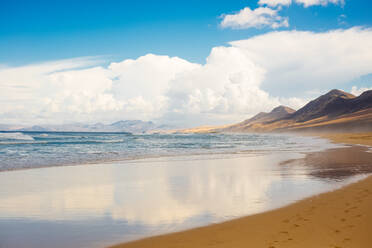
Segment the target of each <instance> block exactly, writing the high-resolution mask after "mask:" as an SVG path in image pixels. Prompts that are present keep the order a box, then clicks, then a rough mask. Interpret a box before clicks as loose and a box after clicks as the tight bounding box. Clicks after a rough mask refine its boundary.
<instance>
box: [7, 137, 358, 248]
mask: <svg viewBox="0 0 372 248" xmlns="http://www.w3.org/2000/svg"><path fill="white" fill-rule="evenodd" d="M338 146H339V145H335V144H332V143H330V142H328V141H327V140H325V139H320V138H314V137H306V136H305V137H303V136H296V135H288V134H131V133H79V132H1V133H0V247H7V248H23V247H27V248H49V247H54V248H77V247H79V248H88V247H89V248H102V247H107V246H110V245H114V244H118V243H121V242H128V241H132V240H136V239H141V238H145V237H149V236H154V235H159V234H164V233H171V232H176V231H181V230H186V229H190V228H194V227H199V226H205V225H209V224H213V223H219V222H223V221H227V220H231V219H234V218H239V217H242V216H246V215H251V214H256V213H261V212H264V211H268V210H271V209H274V208H278V207H282V206H285V205H288V204H291V203H293V202H296V201H298V200H301V199H303V198H305V197H309V196H312V195H314V194H319V193H322V192H326V191H330V190H334V189H337V188H339V187H342V186H344V185H346V184H348V183H351V182H355V181H356V180H360V179H361V178H363V177H364V176H363V175H358V176H350V177H342V178H326V177H324V176H322V177H318V176H316V175H317V173H314V170H318V168H316V167H312V166H311V165H306V164H302V163H298V164H297V163H294V164H291V163H290V164H289V163H283V162H285V161H288V160H294V159H298V158H303V157H304V156H306V154H307V153H308V152H320V151H322V150H325V149H329V148H335V147H338Z"/></svg>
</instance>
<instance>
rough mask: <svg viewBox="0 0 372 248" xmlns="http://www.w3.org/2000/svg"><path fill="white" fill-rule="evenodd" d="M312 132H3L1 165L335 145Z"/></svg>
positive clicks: (0, 134)
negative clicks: (271, 133)
mask: <svg viewBox="0 0 372 248" xmlns="http://www.w3.org/2000/svg"><path fill="white" fill-rule="evenodd" d="M331 146H332V145H331V144H329V143H328V142H327V141H325V140H323V139H317V138H312V137H299V136H294V135H267V134H131V133H79V132H0V171H3V170H14V169H24V168H37V167H50V166H62V165H76V164H87V163H102V162H112V161H123V160H133V159H139V158H149V157H163V156H180V155H192V154H221V153H239V152H250V151H251V152H260V151H270V150H275V151H304V150H306V151H313V150H317V149H318V150H319V149H324V148H327V147H331Z"/></svg>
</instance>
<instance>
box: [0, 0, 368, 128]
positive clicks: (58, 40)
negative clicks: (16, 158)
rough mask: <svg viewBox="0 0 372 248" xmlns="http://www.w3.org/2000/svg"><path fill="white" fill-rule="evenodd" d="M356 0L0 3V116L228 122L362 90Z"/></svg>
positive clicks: (364, 77) (364, 65)
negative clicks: (328, 94) (334, 91)
mask: <svg viewBox="0 0 372 248" xmlns="http://www.w3.org/2000/svg"><path fill="white" fill-rule="evenodd" d="M371 9H372V2H371V1H367V0H364V1H362V0H249V1H248V0H246V1H243V0H229V1H227V0H225V1H218V0H214V1H201V0H188V1H181V0H177V1H174V0H173V1H170V0H167V1H166V0H163V1H161V0H159V1H149V0H147V1H146V0H144V1H118V0H117V1H102V0H100V1H98V0H90V1H77V0H75V1H70V0H64V1H56V0H55V1H46V0H45V1H42V0H39V1H37V0H34V1H21V0H7V1H5V0H0V106H2V107H1V109H0V124H1V123H8V124H19V123H23V124H61V123H71V122H89V123H95V122H104V123H110V122H114V121H118V120H124V119H141V120H152V121H155V122H157V123H163V124H172V125H175V126H178V127H190V126H198V125H216V124H229V123H234V122H237V121H241V120H244V119H247V118H249V117H251V116H252V115H255V114H257V113H258V112H261V111H270V110H271V109H273V108H274V107H276V106H278V105H286V106H289V107H292V108H294V109H299V108H300V107H302V106H303V105H304V104H306V103H307V102H308V101H309V100H311V99H314V98H315V97H318V96H319V95H321V94H323V93H326V92H327V91H329V90H330V89H333V88H338V89H343V90H346V91H349V92H352V93H353V94H355V95H359V94H360V93H362V92H363V91H365V90H368V89H372V81H371V80H372V17H371V15H370V10H371Z"/></svg>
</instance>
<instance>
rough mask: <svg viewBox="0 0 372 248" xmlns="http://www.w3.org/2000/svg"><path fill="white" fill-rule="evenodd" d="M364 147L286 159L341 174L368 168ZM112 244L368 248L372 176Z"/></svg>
mask: <svg viewBox="0 0 372 248" xmlns="http://www.w3.org/2000/svg"><path fill="white" fill-rule="evenodd" d="M323 136H324V135H323ZM371 137H372V135H371V133H369V134H342V135H341V134H339V135H332V136H330V137H329V138H331V139H332V140H334V141H337V142H342V143H357V144H366V145H368V144H371V142H372V141H371V139H372V138H371ZM351 141H353V142H351ZM354 141H355V142H354ZM366 150H367V149H366V148H363V147H351V148H341V149H332V150H329V151H325V152H321V153H316V154H315V153H314V154H309V155H308V156H307V157H306V158H305V159H302V160H298V161H290V162H304V163H306V164H309V165H310V164H311V166H315V167H317V168H318V169H319V168H325V169H326V170H324V171H327V173H326V174H323V173H322V170H319V171H320V173H319V174H316V175H314V176H319V177H330V176H335V177H343V176H347V175H348V174H355V173H358V172H370V171H372V153H367V152H366ZM328 168H329V169H328ZM355 168H359V169H355ZM115 247H125V248H129V247H138V248H147V247H151V248H156V247H159V248H166V247H174V248H176V247H190V248H191V247H192V248H198V247H226V248H239V247H245V248H250V247H252V248H261V247H264V248H280V247H286V248H291V247H301V248H323V247H324V248H370V247H372V177H368V178H367V179H365V180H363V181H360V182H357V183H354V184H352V185H349V186H346V187H344V188H342V189H339V190H336V191H333V192H329V193H325V194H321V195H317V196H314V197H311V198H308V199H305V200H302V201H299V202H297V203H294V204H292V205H289V206H287V207H284V208H280V209H277V210H273V211H270V212H266V213H262V214H257V215H252V216H247V217H243V218H240V219H236V220H232V221H228V222H224V223H221V224H215V225H210V226H206V227H201V228H196V229H192V230H188V231H184V232H179V233H172V234H167V235H162V236H156V237H151V238H147V239H143V240H139V241H135V242H130V243H126V244H121V245H118V246H115Z"/></svg>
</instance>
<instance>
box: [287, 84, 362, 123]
mask: <svg viewBox="0 0 372 248" xmlns="http://www.w3.org/2000/svg"><path fill="white" fill-rule="evenodd" d="M354 98H355V96H354V95H352V94H349V93H346V92H343V91H341V90H331V91H330V92H328V93H327V94H325V95H322V96H320V97H318V98H317V99H315V100H313V101H311V102H309V103H308V104H306V105H305V106H304V107H302V108H301V109H299V110H298V111H296V112H295V113H294V114H293V115H291V116H290V117H289V118H291V119H294V120H296V121H298V122H305V121H308V120H311V119H315V118H318V117H321V116H325V115H330V116H334V115H337V114H341V113H344V112H346V110H347V109H346V108H345V107H346V104H347V103H348V101H349V100H350V99H354Z"/></svg>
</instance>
